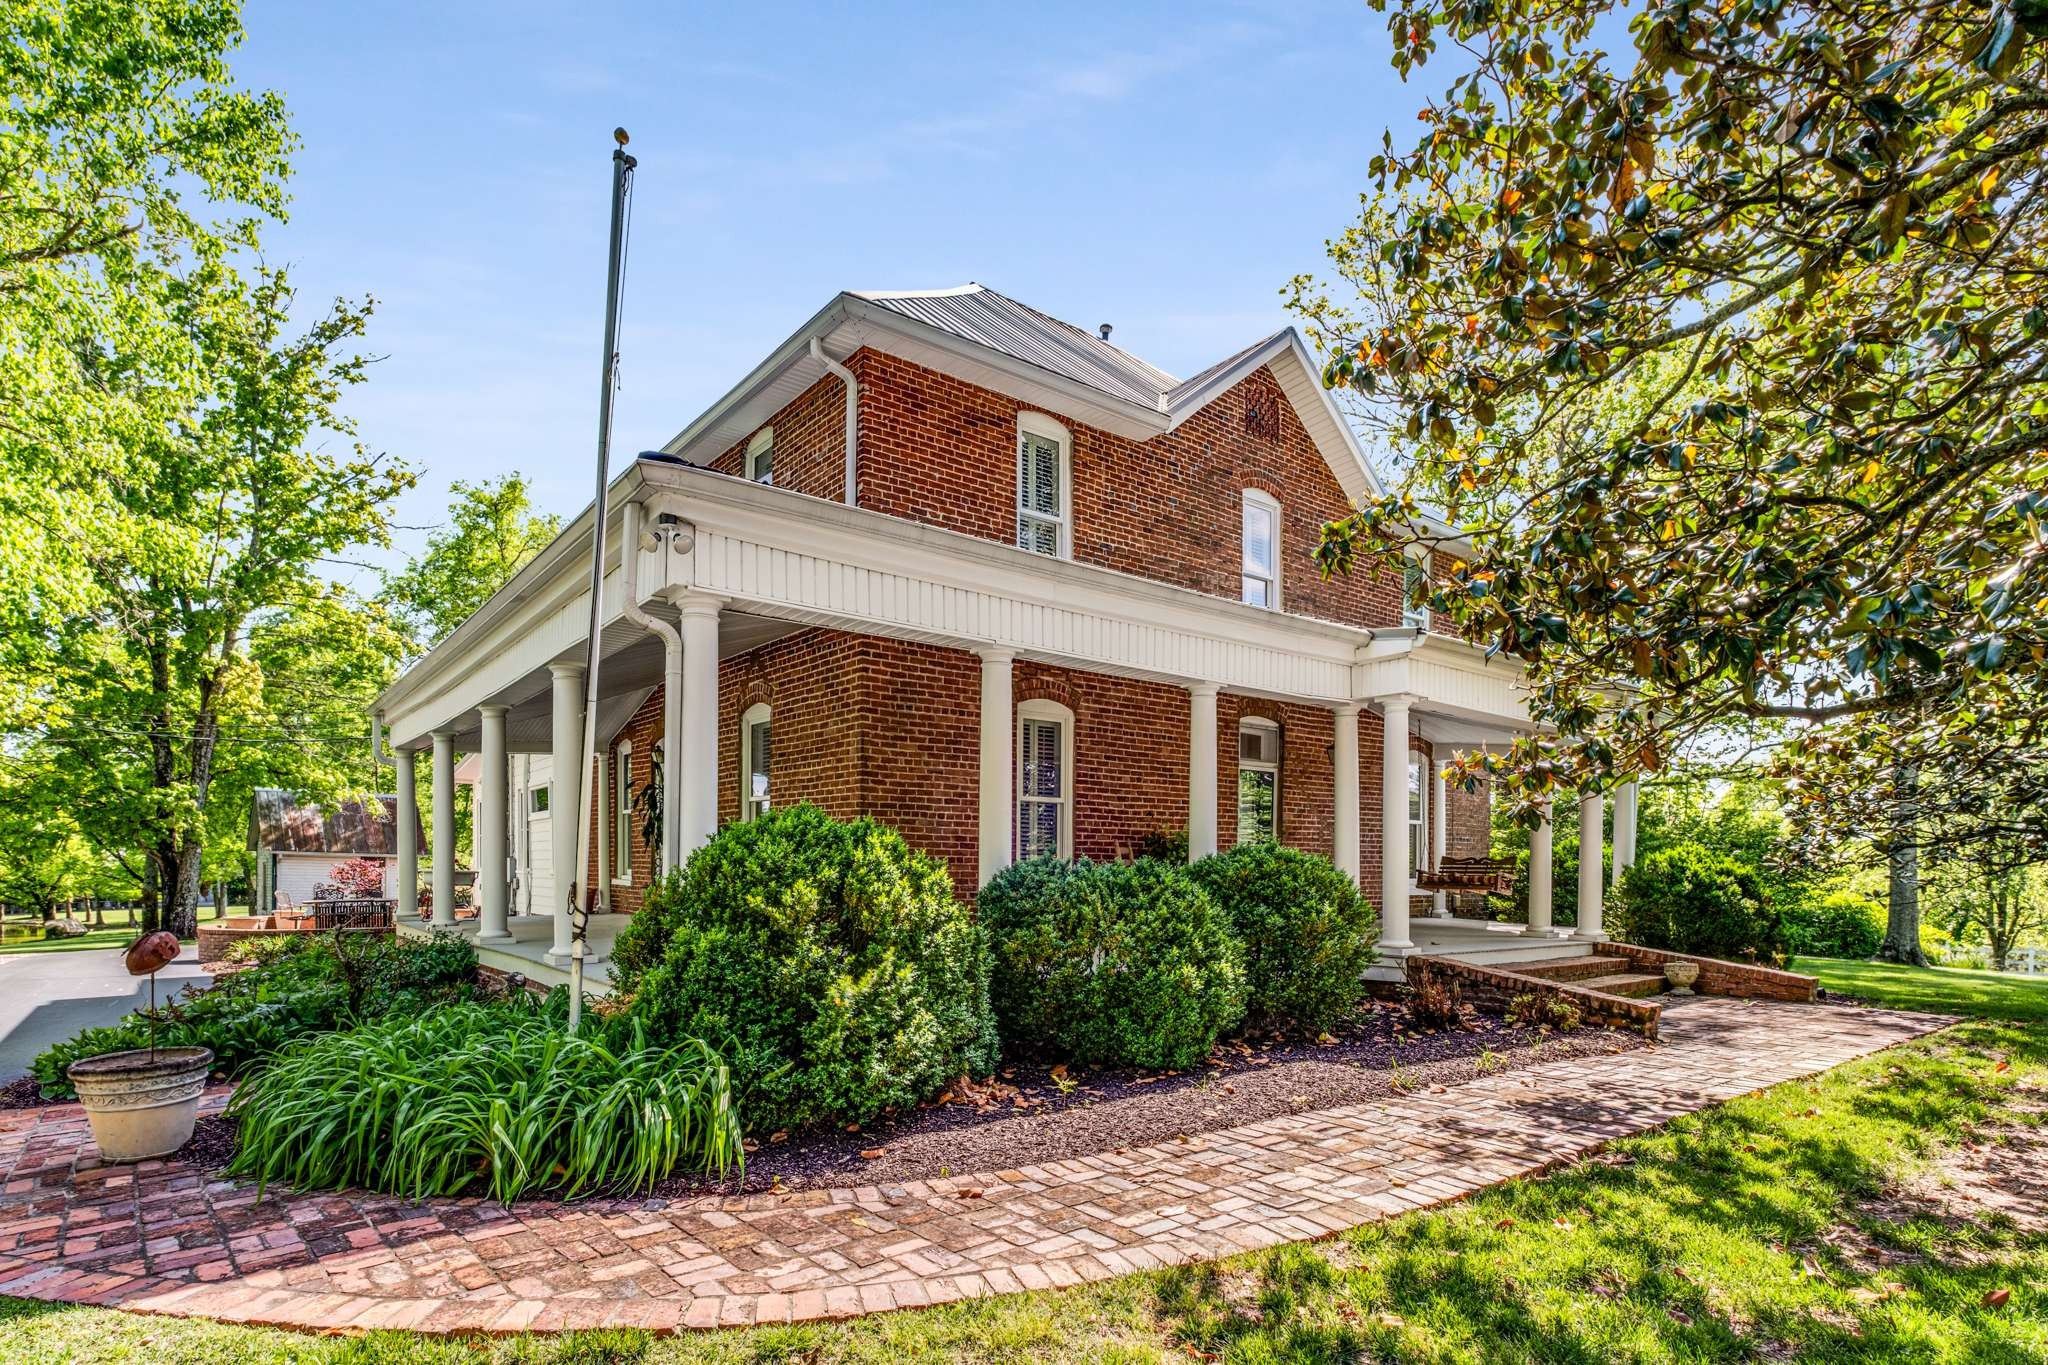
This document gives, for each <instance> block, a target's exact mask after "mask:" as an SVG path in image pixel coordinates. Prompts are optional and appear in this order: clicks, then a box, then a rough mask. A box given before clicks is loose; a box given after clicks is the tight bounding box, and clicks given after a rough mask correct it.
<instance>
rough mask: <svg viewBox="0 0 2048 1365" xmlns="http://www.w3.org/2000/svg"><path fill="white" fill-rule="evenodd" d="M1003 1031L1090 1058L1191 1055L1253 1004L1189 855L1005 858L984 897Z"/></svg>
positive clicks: (1113, 1061) (1180, 1061)
mask: <svg viewBox="0 0 2048 1365" xmlns="http://www.w3.org/2000/svg"><path fill="white" fill-rule="evenodd" d="M976 904H977V906H978V908H979V911H980V914H981V922H982V926H983V927H984V929H985V930H986V931H987V933H988V938H989V948H990V952H991V955H992V958H993V963H994V965H993V970H992V973H991V984H990V998H991V1000H992V1001H993V1002H994V1004H995V1009H996V1018H997V1021H998V1024H999V1026H1000V1027H1001V1029H1002V1033H1003V1038H1004V1040H1005V1042H1007V1043H1012V1044H1018V1045H1021V1046H1024V1047H1029V1048H1049V1049H1052V1050H1055V1051H1057V1052H1059V1053H1061V1054H1063V1055H1065V1056H1068V1057H1071V1058H1072V1059H1073V1060H1075V1061H1077V1062H1081V1063H1084V1064H1086V1065H1091V1066H1143V1067H1183V1066H1190V1065H1193V1064H1194V1063H1195V1062H1198V1061H1200V1060H1201V1059H1202V1058H1203V1057H1205V1056H1207V1055H1208V1053H1209V1049H1210V1047H1211V1046H1212V1045H1213V1044H1214V1043H1215V1041H1216V1038H1217V1036H1218V1035H1219V1034H1221V1033H1222V1032H1224V1031H1225V1030H1226V1029H1229V1028H1231V1027H1233V1026H1235V1025H1236V1024H1237V1022H1238V1021H1239V1020H1240V1019H1241V1018H1243V1016H1244V1005H1245V977H1244V965H1243V957H1244V949H1243V946H1242V945H1241V944H1240V943H1239V942H1238V938H1237V935H1236V934H1235V933H1234V932H1233V931H1232V930H1231V927H1230V922H1229V919H1228V918H1227V916H1225V914H1224V913H1223V911H1222V910H1220V909H1219V908H1218V907H1217V905H1216V903H1215V902H1214V901H1212V900H1211V899H1210V898H1209V895H1208V893H1207V892H1205V891H1203V890H1202V888H1201V886H1200V885H1198V884H1197V883H1196V881H1195V880H1194V878H1193V877H1192V876H1191V875H1189V872H1188V869H1187V868H1186V867H1184V866H1181V865H1177V864H1173V863H1164V862H1159V861H1156V860H1153V859H1149V858H1146V859H1140V860H1139V861H1137V862H1133V863H1093V862H1089V861H1088V860H1087V859H1085V858H1083V859H1081V860H1079V861H1077V862H1073V863H1062V862H1058V861H1057V860H1054V859H1049V858H1033V859H1028V860H1026V861H1024V862H1021V863H1017V864H1014V865H1012V866H1011V867H1009V868H1006V869H1005V870H1004V871H1003V872H1001V873H999V874H998V875H997V876H996V877H995V878H993V879H992V880H991V881H990V882H989V884H988V885H987V886H985V887H983V888H982V889H981V895H980V897H979V898H978V900H977V902H976Z"/></svg>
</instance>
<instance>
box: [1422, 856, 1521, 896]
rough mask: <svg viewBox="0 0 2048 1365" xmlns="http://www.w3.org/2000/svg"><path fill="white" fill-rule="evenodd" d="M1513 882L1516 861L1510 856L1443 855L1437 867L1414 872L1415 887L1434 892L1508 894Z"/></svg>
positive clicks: (1478, 894) (1512, 887)
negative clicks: (1460, 856) (1453, 856)
mask: <svg viewBox="0 0 2048 1365" xmlns="http://www.w3.org/2000/svg"><path fill="white" fill-rule="evenodd" d="M1514 885H1515V864H1514V860H1513V859H1510V858H1450V857H1441V858H1438V859H1437V863H1436V866H1435V867H1433V868H1432V867H1425V868H1421V869H1418V870H1417V872H1416V874H1415V889H1416V890H1417V891H1428V892H1432V893H1434V892H1437V891H1448V892H1453V893H1457V894H1460V895H1472V896H1505V895H1507V894H1508V893H1509V892H1511V891H1512V890H1513V889H1514Z"/></svg>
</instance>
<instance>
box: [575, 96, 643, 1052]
mask: <svg viewBox="0 0 2048 1365" xmlns="http://www.w3.org/2000/svg"><path fill="white" fill-rule="evenodd" d="M612 140H613V141H614V142H616V143H617V144H618V145H617V146H616V147H614V148H613V149H612V233H611V259H610V263H609V265H608V266H607V267H606V272H605V288H604V365H603V370H602V375H601V378H600V381H599V384H598V394H597V494H596V496H595V498H593V499H592V502H591V530H590V641H589V648H588V651H587V654H586V657H585V666H584V670H583V780H582V781H581V782H580V783H578V784H577V786H578V797H577V824H576V868H575V872H574V875H573V876H571V877H570V878H568V885H569V894H568V912H569V934H570V938H569V1032H571V1033H574V1032H576V1030H577V1029H578V1028H579V1027H581V1025H582V1022H583V964H584V958H585V956H586V955H587V941H588V936H589V931H590V912H591V911H592V910H593V909H595V908H596V903H597V901H596V898H597V885H598V880H597V879H598V878H599V877H601V876H603V875H604V870H603V869H602V868H599V869H598V870H597V871H596V872H595V873H592V871H591V867H590V825H591V817H592V813H593V812H594V811H596V809H597V783H598V774H599V773H600V772H601V771H603V765H602V764H600V763H599V762H598V761H597V697H598V688H597V671H598V665H599V664H600V662H602V660H601V659H600V657H599V656H600V655H601V654H602V652H603V647H604V560H605V529H606V528H605V522H606V519H607V517H608V516H609V511H610V509H609V508H608V507H607V506H606V498H605V494H606V491H607V488H606V484H607V477H608V475H609V474H610V470H611V448H612V393H613V391H614V388H615V387H616V386H615V383H614V381H615V378H616V376H617V373H618V364H619V275H620V269H621V265H622V260H623V256H624V250H625V241H626V195H627V194H628V193H629V192H630V190H631V188H632V183H633V168H634V167H635V166H636V165H637V164H638V163H637V162H636V161H635V160H634V159H633V158H632V157H630V156H628V155H626V143H627V141H628V140H629V139H628V138H627V136H626V130H625V129H624V128H614V129H613V130H612ZM586 876H588V877H589V878H590V884H589V885H588V886H585V885H584V884H583V881H584V878H585V877H586Z"/></svg>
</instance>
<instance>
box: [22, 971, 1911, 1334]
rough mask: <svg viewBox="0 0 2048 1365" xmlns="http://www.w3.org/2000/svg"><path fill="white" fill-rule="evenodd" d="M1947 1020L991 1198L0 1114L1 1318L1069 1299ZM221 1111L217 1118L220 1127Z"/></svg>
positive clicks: (773, 1310) (1452, 1186)
mask: <svg viewBox="0 0 2048 1365" xmlns="http://www.w3.org/2000/svg"><path fill="white" fill-rule="evenodd" d="M1946 1022H1948V1021H1947V1020H1943V1019H1937V1018H1933V1017H1931V1016H1925V1015H1908V1014H1896V1013H1886V1012H1882V1011H1874V1010H1861V1009H1845V1008H1836V1007H1828V1006H1813V1005H1781V1004H1761V1003H1760V1004H1744V1003H1741V1002H1737V1001H1730V1000H1710V999H1703V1000H1696V1001H1692V1002H1689V1003H1686V1004H1683V1005H1680V1006H1678V1007H1676V1008H1674V1009H1672V1010H1671V1011H1670V1012H1669V1013H1667V1014H1666V1016H1665V1035H1664V1044H1663V1045H1662V1046H1661V1047H1658V1048H1656V1049H1646V1050H1641V1051H1635V1052H1625V1053H1621V1054H1618V1055H1615V1056H1609V1057H1598V1058H1591V1059H1586V1060H1576V1061H1559V1062H1553V1063H1549V1064H1545V1065H1541V1066H1537V1067H1533V1068H1531V1069H1528V1070H1525V1071H1519V1072H1513V1073H1509V1074H1505V1075H1499V1076H1491V1077H1485V1078H1482V1079H1479V1080H1475V1081H1472V1082H1470V1083H1468V1084H1466V1085H1462V1086H1458V1087H1456V1088H1455V1089H1452V1090H1450V1091H1448V1092H1445V1093H1443V1094H1425V1095H1410V1096H1406V1097H1402V1098H1398V1099H1393V1100H1388V1101H1382V1102H1376V1103H1372V1104H1362V1105H1354V1106H1349V1107H1346V1108H1342V1109H1331V1110H1325V1111H1321V1112H1317V1113H1310V1114H1302V1115H1296V1116H1291V1117H1286V1118H1277V1119H1273V1120H1270V1121H1267V1122H1264V1123H1255V1124H1249V1125H1246V1126H1244V1127H1241V1128H1233V1129H1229V1130H1227V1131H1224V1132H1217V1133H1210V1134H1207V1135H1205V1136H1202V1137H1199V1138H1195V1139H1192V1140H1190V1141H1188V1142H1184V1143H1167V1144H1163V1145H1161V1146H1157V1147H1148V1148H1139V1149H1134V1150H1131V1151H1129V1152H1126V1153H1123V1154H1121V1155H1117V1154H1109V1153H1105V1154H1103V1155H1099V1156H1092V1157H1086V1158H1082V1159H1080V1160H1075V1161H1067V1162H1061V1163H1057V1164H1054V1165H1048V1166H1034V1167H1027V1168H1025V1169H1023V1170H1016V1171H1003V1172H999V1173H992V1174H987V1175H980V1176H972V1177H966V1178H953V1179H945V1180H932V1181H917V1182H906V1183H904V1184H900V1185H882V1186H874V1185H865V1186H858V1187H854V1188H849V1189H837V1190H821V1191H806V1192H802V1193H795V1194H786V1195H755V1196H749V1197H745V1198H731V1199H718V1198H700V1199H688V1200H674V1201H665V1200H598V1201H588V1202H584V1203H580V1204H574V1205H563V1204H559V1203H549V1202H534V1203H523V1204H518V1205H515V1206H513V1207H511V1208H509V1209H508V1208H504V1207H501V1206H498V1205H494V1204H490V1203H486V1202H482V1201H478V1200H442V1201H436V1202H432V1203H428V1204H412V1203H406V1202H403V1201H400V1200H396V1199H391V1198H386V1197H382V1196H376V1195H366V1194H322V1195H306V1196H288V1197H284V1198H280V1197H278V1196H277V1194H276V1193H275V1192H273V1193H272V1196H271V1197H269V1198H266V1199H263V1200H258V1199H257V1197H256V1192H255V1189H254V1187H253V1186H249V1185H245V1184H239V1183H236V1182H231V1181H220V1180H213V1179H209V1178H208V1177H207V1176H206V1175H205V1174H204V1173H203V1172H201V1171H198V1170H194V1169H192V1168H190V1167H187V1166H184V1165H182V1164H181V1163H179V1162H176V1161H160V1162H149V1163H145V1164H142V1165H138V1166H107V1165H102V1164H101V1163H100V1161H99V1155H98V1152H97V1151H96V1150H95V1149H94V1148H93V1146H92V1144H91V1140H90V1138H89V1136H88V1134H87V1131H86V1125H85V1120H84V1117H83V1115H82V1114H81V1112H80V1110H79V1109H78V1107H77V1106H76V1105H53V1106H50V1107H49V1108H46V1109H42V1110H24V1111H18V1112H14V1113H8V1114H4V1115H0V1170H4V1171H5V1172H6V1178H5V1183H4V1185H0V1294H12V1295H20V1296H26V1297H30V1298H40V1299H54V1300H64V1301H71V1302H80V1303H96V1304H115V1305H120V1306H122V1307H126V1308H131V1309H138V1310H143V1311H147V1312H157V1313H171V1314H180V1315H186V1316H195V1317H211V1318H221V1319H227V1320H231V1321H237V1322H252V1323H267V1324H274V1325H279V1326H289V1327H307V1328H320V1327H349V1328H370V1327H403V1328H411V1329H415V1330H419V1331H426V1332H466V1331H512V1330H518V1329H543V1330H545V1329H564V1328H577V1327H596V1326H641V1327H650V1328H657V1329H662V1328H670V1329H672V1328H676V1327H692V1328H694V1327H711V1326H719V1325H724V1326H736V1325H741V1324H747V1323H754V1322H782V1321H790V1320H795V1319H804V1318H818V1317H842V1316H849V1315H853V1314H858V1313H869V1312H879V1311H882V1310H884V1309H889V1308H902V1307H911V1306H919V1305H925V1304H933V1303H943V1302H947V1301H949V1300H954V1299H962V1298H973V1297H977V1296H980V1295H985V1294H1000V1293H1009V1292H1013V1291H1016V1290H1023V1289H1040V1288H1045V1287H1048V1286H1054V1285H1059V1286H1065V1285H1075V1284H1080V1283H1083V1282H1085V1281H1089V1280H1099V1279H1105V1278H1108V1277H1110V1276H1113V1275H1121V1274H1125V1273H1127V1272H1130V1271H1134V1270H1144V1269H1149V1268H1153V1267H1157V1266H1163V1265H1169V1264H1177V1263H1182V1262H1187V1261H1195V1260H1202V1259H1207V1258H1212V1257H1218V1256H1226V1255H1230V1254H1232V1253H1235V1252H1239V1251H1246V1250H1252V1249H1256V1248H1260V1247H1268V1246H1272V1245H1274V1244H1276V1243H1279V1242H1287V1241H1296V1240H1301V1239H1305V1238H1315V1237H1322V1236H1326V1235H1328V1234H1330V1233H1333V1232H1337V1231H1339V1230H1341V1229H1344V1228H1348V1227H1352V1226H1354V1225H1357V1224H1360V1223H1366V1222H1371V1221H1373V1220H1375V1219H1379V1218H1386V1217H1390V1216H1392V1215H1394V1214H1399V1213H1404V1212H1406V1211H1408V1210H1410V1209H1414V1208H1420V1207H1423V1206H1425V1205H1430V1204H1438V1203H1442V1202H1444V1201H1446V1200H1453V1199H1457V1198H1460V1197H1462V1196H1464V1195H1466V1194H1469V1193H1471V1192H1472V1191H1474V1190H1477V1189H1480V1188H1482V1187H1484V1186H1487V1185H1491V1184H1494V1183H1496V1182H1498V1181H1502V1180H1506V1179H1509V1178H1511V1177H1514V1176H1519V1175H1527V1174H1530V1173H1533V1172H1539V1171H1542V1170H1544V1169H1546V1168H1549V1167H1551V1166H1554V1165H1556V1164H1557V1163H1559V1162H1563V1161H1567V1160H1570V1159H1572V1158H1575V1157H1578V1156H1581V1155H1583V1154H1585V1153H1587V1152H1588V1151H1590V1150H1592V1149H1594V1148H1596V1147H1598V1146H1599V1145H1600V1144H1602V1143H1604V1142H1606V1141H1608V1140H1610V1139H1612V1138H1615V1137H1620V1136H1623V1135H1626V1134H1629V1133H1635V1132H1640V1131H1642V1130H1644V1129H1647V1128H1650V1127H1653V1126H1655V1125H1656V1124H1658V1123H1661V1122H1663V1121H1664V1120H1666V1119H1669V1118H1671V1117H1673V1116H1675V1115H1678V1114H1683V1113H1686V1112H1688V1111H1691V1110H1694V1109H1699V1108H1702V1107H1704V1106H1706V1105H1709V1104H1712V1103H1715V1102H1717V1101H1720V1100H1725V1099H1729V1098H1732V1097H1734V1096H1737V1095H1742V1094H1746V1093H1748V1092H1750V1091H1753V1090H1757V1089H1760V1088H1762V1087H1765V1086H1769V1085H1774V1084H1776V1083H1778V1082H1780V1081H1785V1080H1790V1079H1793V1078H1795V1077H1799V1076H1805V1075H1810V1074H1812V1073H1814V1072H1817V1071H1822V1070H1825V1069H1826V1068H1828V1067H1831V1066H1835V1065H1838V1064H1839V1063H1842V1062H1845V1061H1849V1060H1851V1059H1852V1058H1855V1057H1859V1056H1862V1055H1864V1054H1865V1053H1869V1052H1874V1051H1876V1050H1878V1049H1880V1048H1883V1047H1887V1046H1890V1045H1891V1044H1893V1043H1897V1042H1900V1041H1903V1040H1904V1039H1907V1038H1911V1037H1914V1036H1916V1035H1918V1034H1922V1033H1926V1032H1929V1031H1931V1030H1933V1029H1935V1028H1938V1027H1940V1026H1941V1025H1943V1024H1944V1023H1946ZM222 1099H223V1097H221V1096H215V1097H213V1098H212V1099H211V1100H210V1101H209V1103H211V1104H214V1105H218V1104H219V1103H221V1102H222Z"/></svg>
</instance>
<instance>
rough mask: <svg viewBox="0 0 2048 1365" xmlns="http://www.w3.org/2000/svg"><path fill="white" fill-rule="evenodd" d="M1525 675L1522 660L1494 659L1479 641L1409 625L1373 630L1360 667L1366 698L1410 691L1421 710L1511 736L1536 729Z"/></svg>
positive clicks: (1360, 688) (1362, 696) (1360, 689)
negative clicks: (1490, 728)
mask: <svg viewBox="0 0 2048 1365" xmlns="http://www.w3.org/2000/svg"><path fill="white" fill-rule="evenodd" d="M1525 678H1526V675H1525V672H1524V670H1523V668H1522V665H1521V663H1520V661H1518V660H1515V659H1508V658H1498V657H1497V658H1492V659H1489V658H1488V657H1487V656H1486V651H1485V650H1483V649H1480V648H1479V647H1478V646H1476V645H1472V644H1468V643H1466V642H1465V641H1463V640H1456V639H1452V638H1450V637H1448V636H1443V635H1432V634H1429V633H1427V632H1425V631H1418V630H1415V629H1414V628H1412V627H1406V626H1404V627H1402V628H1400V629H1399V630H1384V631H1376V632H1374V638H1373V642H1372V644H1371V645H1369V646H1368V647H1367V648H1366V649H1365V650H1363V651H1361V652H1360V655H1359V660H1358V666H1357V669H1356V686H1357V689H1358V697H1359V699H1360V700H1361V701H1373V700H1376V699H1378V698H1381V697H1397V696H1408V697H1412V698H1414V699H1415V702H1416V703H1417V707H1418V710H1421V711H1425V712H1428V713H1431V714H1435V715H1441V716H1451V717H1458V718H1460V719H1463V720H1466V721H1469V722H1472V723H1474V724H1479V725H1484V726H1489V727H1497V728H1499V729H1501V730H1503V731H1505V732H1506V733H1508V734H1510V735H1514V734H1526V733H1528V732H1530V731H1531V730H1533V729H1535V728H1536V727H1535V726H1534V725H1533V724H1532V723H1531V721H1530V719H1529V703H1528V697H1529V693H1528V685H1527V682H1526V681H1525Z"/></svg>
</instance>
